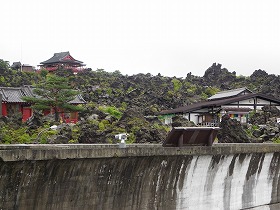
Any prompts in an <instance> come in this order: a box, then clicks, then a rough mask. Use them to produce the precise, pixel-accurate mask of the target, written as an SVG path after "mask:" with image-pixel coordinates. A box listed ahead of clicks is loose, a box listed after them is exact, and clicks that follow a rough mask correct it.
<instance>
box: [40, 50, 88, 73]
mask: <svg viewBox="0 0 280 210" xmlns="http://www.w3.org/2000/svg"><path fill="white" fill-rule="evenodd" d="M40 64H41V65H40V66H41V69H46V70H48V71H50V72H51V71H55V70H57V69H59V68H63V69H71V70H72V71H73V72H74V73H77V72H79V71H82V70H83V67H84V66H85V64H83V62H82V61H78V60H76V59H74V58H73V57H72V56H71V55H70V53H69V52H60V53H55V54H54V55H53V57H51V58H50V59H48V60H46V61H43V62H41V63H40Z"/></svg>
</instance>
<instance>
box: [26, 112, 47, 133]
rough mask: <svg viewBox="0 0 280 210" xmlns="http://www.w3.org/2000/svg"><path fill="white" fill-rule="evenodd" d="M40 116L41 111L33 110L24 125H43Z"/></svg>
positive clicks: (35, 126)
mask: <svg viewBox="0 0 280 210" xmlns="http://www.w3.org/2000/svg"><path fill="white" fill-rule="evenodd" d="M42 117H43V113H42V112H38V111H34V112H33V114H32V116H31V117H30V118H29V119H28V120H27V121H26V125H27V126H28V127H29V129H37V128H39V127H40V126H42V125H43V120H42Z"/></svg>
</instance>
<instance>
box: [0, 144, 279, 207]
mask: <svg viewBox="0 0 280 210" xmlns="http://www.w3.org/2000/svg"><path fill="white" fill-rule="evenodd" d="M279 151H280V147H279V146H278V145H272V144H271V145H270V144H250V145H247V144H244V145H243V144H231V145H224V144H220V145H214V146H213V147H187V148H162V147H160V146H158V145H150V146H145V145H142V146H139V145H138V146H135V145H132V146H130V147H128V148H125V149H119V148H117V147H114V146H106V145H104V146H102V145H99V146H94V145H46V146H41V145H37V146H32V145H14V146H2V147H0V157H1V160H0V209H42V210H43V209H65V210H66V209H168V210H170V209H195V210H198V209H203V210H204V209H234V210H235V209H279V208H280V205H279V203H280V188H279V187H280V186H279V185H280V181H279V178H280V172H279V170H280V153H279Z"/></svg>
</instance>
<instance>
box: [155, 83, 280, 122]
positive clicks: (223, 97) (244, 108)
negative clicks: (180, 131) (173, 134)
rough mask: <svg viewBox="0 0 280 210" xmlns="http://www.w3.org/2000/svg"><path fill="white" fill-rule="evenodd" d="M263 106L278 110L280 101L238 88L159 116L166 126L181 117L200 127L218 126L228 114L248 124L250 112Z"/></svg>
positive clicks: (161, 113)
mask: <svg viewBox="0 0 280 210" xmlns="http://www.w3.org/2000/svg"><path fill="white" fill-rule="evenodd" d="M265 105H269V106H276V107H277V108H278V109H280V99H276V98H273V97H270V96H267V95H264V94H259V93H252V91H250V90H248V89H247V88H239V89H234V90H229V91H222V92H219V93H217V94H215V95H213V96H211V97H210V98H208V100H207V101H202V102H198V103H194V104H191V105H188V106H184V107H179V108H175V109H171V110H163V111H161V112H160V113H159V114H160V115H161V116H162V117H163V118H164V119H165V123H166V124H170V123H172V117H174V116H175V115H182V116H183V117H184V118H186V119H188V120H189V121H193V122H194V123H195V124H197V125H201V126H218V124H219V122H220V120H221V117H222V116H223V115H225V114H228V115H229V116H230V117H231V118H234V119H237V120H238V121H240V122H241V123H246V122H248V119H249V112H250V111H259V110H261V109H262V107H264V106H265Z"/></svg>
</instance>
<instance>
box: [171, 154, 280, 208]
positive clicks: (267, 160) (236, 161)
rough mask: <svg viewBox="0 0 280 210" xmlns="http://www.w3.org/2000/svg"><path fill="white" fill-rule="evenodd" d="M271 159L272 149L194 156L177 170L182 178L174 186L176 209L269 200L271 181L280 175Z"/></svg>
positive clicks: (247, 204) (251, 204) (241, 205)
mask: <svg viewBox="0 0 280 210" xmlns="http://www.w3.org/2000/svg"><path fill="white" fill-rule="evenodd" d="M272 159H273V153H266V154H261V153H259V154H238V155H225V156H221V155H218V156H215V155H214V156H210V155H205V156H194V157H193V159H192V160H191V162H190V163H189V165H188V166H187V167H188V170H186V171H185V174H180V176H184V181H183V185H182V186H177V203H176V207H177V209H190V210H191V209H195V210H200V209H201V210H205V209H232V210H236V209H244V208H250V207H256V206H262V205H266V204H270V203H271V200H272V196H273V192H272V190H273V182H274V183H276V182H275V181H274V180H275V179H277V180H278V178H279V173H275V172H273V170H272V168H273V161H272ZM278 172H279V171H278ZM181 173H184V172H183V171H181ZM277 183H278V182H277Z"/></svg>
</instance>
